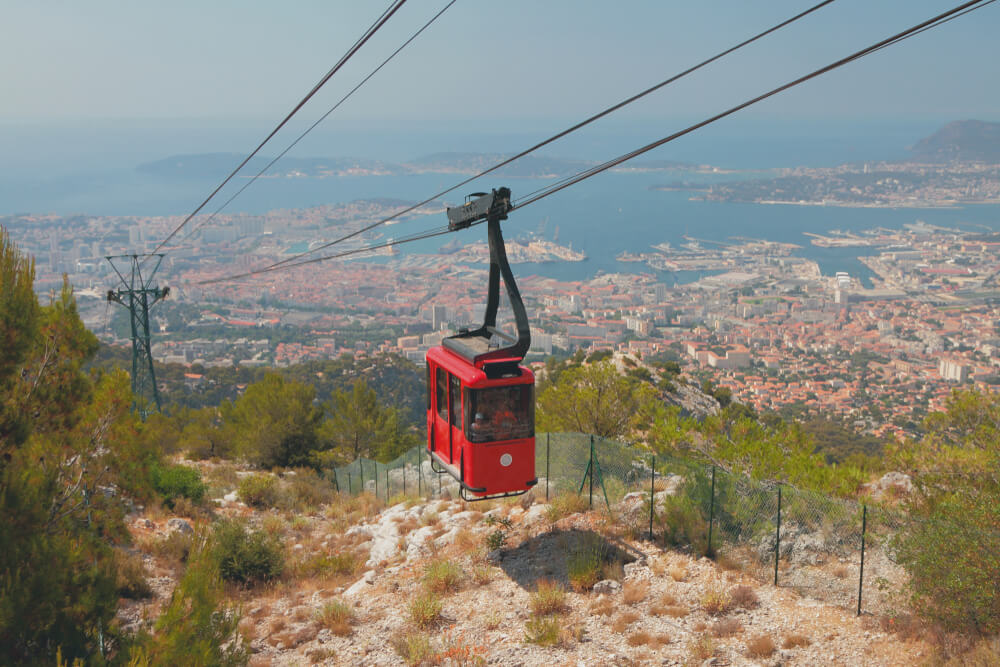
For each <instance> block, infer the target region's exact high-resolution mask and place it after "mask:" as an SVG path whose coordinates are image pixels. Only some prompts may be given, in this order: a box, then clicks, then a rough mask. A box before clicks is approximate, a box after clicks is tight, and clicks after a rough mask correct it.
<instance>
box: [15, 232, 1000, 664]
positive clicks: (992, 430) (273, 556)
mask: <svg viewBox="0 0 1000 667" xmlns="http://www.w3.org/2000/svg"><path fill="white" fill-rule="evenodd" d="M33 279H34V266H33V263H32V261H31V259H30V258H28V257H26V256H25V255H24V254H22V253H21V252H20V251H19V250H18V249H17V247H16V246H14V245H13V244H12V243H11V241H10V239H9V237H8V236H7V235H6V233H5V232H4V231H2V230H0V336H2V340H3V341H4V345H3V346H2V347H0V394H2V399H3V400H2V402H0V526H2V527H3V529H2V530H0V663H2V664H54V663H56V662H57V661H60V660H65V661H69V662H70V663H72V662H73V661H74V660H75V659H80V660H82V661H84V662H85V663H88V664H98V665H99V664H109V663H110V664H116V663H122V664H136V665H142V664H166V663H170V662H174V663H198V664H234V665H235V664H244V663H245V662H246V661H247V659H248V654H247V648H246V645H245V642H244V641H243V639H242V638H241V637H240V634H239V630H238V628H239V624H240V614H239V610H238V608H237V607H236V606H234V605H233V603H232V602H231V598H230V595H229V594H228V593H227V586H229V587H234V586H244V587H249V586H256V585H260V584H261V583H267V582H273V581H274V580H276V579H278V578H279V577H282V576H286V575H285V573H286V572H289V571H294V572H300V573H317V572H327V573H332V572H335V573H339V574H338V575H337V576H342V577H344V578H345V579H346V578H348V577H349V576H351V575H353V574H355V573H356V567H355V561H354V556H353V555H352V553H351V552H350V551H344V553H342V554H337V555H336V557H335V558H325V559H321V560H318V561H315V562H311V561H310V562H306V561H303V560H301V559H289V558H288V553H286V552H285V550H284V547H283V545H282V544H281V543H280V541H279V540H278V539H276V538H275V536H274V535H273V534H272V532H271V531H270V530H269V528H268V521H267V520H264V521H263V526H261V527H257V526H256V525H255V524H252V523H251V524H246V523H241V522H227V521H223V522H216V523H215V524H214V527H212V526H211V524H210V522H209V521H207V520H206V521H205V522H203V525H201V526H200V527H199V529H198V530H197V531H196V532H195V533H194V534H182V533H179V532H175V533H171V534H170V535H168V536H166V537H162V538H159V539H158V541H157V542H155V543H154V544H152V546H151V548H155V549H157V550H158V552H160V553H162V554H164V555H165V556H166V557H169V558H171V559H173V560H174V561H176V563H177V567H178V569H179V572H180V573H182V574H181V575H180V577H179V584H178V586H177V587H176V589H175V590H174V592H173V594H172V597H171V599H170V600H169V601H168V602H167V603H166V605H165V607H164V611H163V613H162V615H161V617H160V619H159V620H158V621H157V622H156V624H155V626H153V629H154V630H155V632H154V633H153V634H152V635H147V634H143V633H141V632H140V633H137V634H132V633H128V632H125V631H123V630H122V629H121V627H120V624H119V621H118V620H117V619H116V612H117V611H118V609H119V605H120V598H119V596H133V597H135V596H142V595H148V594H149V592H148V591H149V588H148V585H145V582H144V581H143V580H142V579H143V576H144V575H143V574H142V568H141V567H139V566H137V565H136V564H135V563H134V559H133V560H130V559H129V558H128V557H127V556H128V554H127V553H126V550H125V549H126V547H128V546H129V543H130V540H131V537H130V533H129V530H128V529H127V527H126V525H125V517H126V510H127V508H129V507H130V506H134V504H136V503H141V504H145V505H154V506H155V505H162V506H165V507H168V508H173V510H174V511H175V512H176V513H178V514H183V515H184V516H191V517H194V516H203V517H206V518H207V517H210V515H211V513H210V510H209V509H208V508H207V507H206V505H205V503H206V502H207V501H206V499H207V498H208V497H209V491H208V489H209V486H210V484H212V480H210V479H209V480H202V479H201V475H200V474H199V473H198V472H197V471H195V470H194V469H193V468H190V467H185V466H179V465H177V463H176V461H171V460H169V457H170V456H172V455H174V454H178V453H180V454H185V455H189V456H193V457H197V458H213V459H233V460H238V461H240V462H241V465H249V466H255V467H257V468H260V469H270V468H274V467H279V468H288V467H293V466H295V467H299V469H298V470H297V471H296V474H294V475H292V474H289V475H288V476H287V477H286V478H285V479H283V480H281V481H280V483H279V482H278V481H277V478H276V477H274V476H273V475H271V474H269V473H264V472H259V474H256V475H250V476H245V477H244V478H243V479H242V480H240V481H239V482H236V479H235V472H233V471H232V470H230V474H231V475H232V476H233V484H232V486H238V487H239V488H238V493H239V495H240V497H241V498H243V499H244V500H245V501H246V502H248V504H252V505H254V506H256V507H260V508H271V507H278V508H283V509H294V508H298V507H316V506H318V505H319V504H327V505H329V504H330V503H331V500H332V499H333V498H334V497H335V495H334V494H335V492H334V491H333V490H332V489H331V488H330V484H329V483H328V482H327V481H325V480H323V479H321V477H319V476H318V475H317V474H316V473H315V472H313V471H315V470H319V471H323V470H324V469H326V468H328V467H329V466H332V465H340V464H343V463H346V462H348V461H351V460H353V459H355V458H357V457H359V456H365V457H370V458H376V459H378V460H381V461H389V460H391V459H393V458H395V457H396V456H398V455H399V454H400V453H401V452H403V451H405V450H407V449H408V448H410V447H411V446H413V445H414V444H416V443H417V442H418V441H419V437H420V436H419V433H418V432H417V431H416V430H415V429H414V428H412V426H408V425H407V424H408V423H409V422H408V417H406V412H405V410H404V408H401V407H400V401H398V400H396V399H394V398H393V397H392V396H393V393H392V391H387V390H386V387H388V386H395V387H397V389H398V391H399V392H400V395H402V394H403V393H406V394H407V400H408V401H409V402H410V403H413V402H416V404H417V405H418V408H417V412H418V414H419V411H420V410H421V409H422V408H420V407H419V406H420V404H421V403H422V400H423V392H424V391H425V390H424V386H423V378H422V377H421V376H420V375H419V374H416V373H411V371H410V370H408V369H407V367H406V366H405V365H398V364H397V362H396V361H393V360H387V363H386V365H385V366H380V361H378V360H368V361H364V362H361V361H354V360H347V359H341V360H335V361H331V362H324V363H323V364H319V365H305V366H302V367H297V368H293V369H287V370H286V371H285V372H282V373H276V372H267V371H260V372H257V371H254V372H253V374H252V375H251V376H249V377H248V378H247V382H246V384H245V386H244V387H242V389H243V390H242V391H237V390H236V388H235V385H234V386H228V387H226V388H225V392H231V393H227V394H226V395H222V393H220V394H219V397H218V400H217V401H216V402H214V403H208V404H204V405H200V406H198V407H194V406H191V405H182V404H181V403H180V402H175V403H174V405H172V406H171V407H170V409H168V410H166V411H165V412H164V413H161V414H154V415H151V416H150V418H149V419H148V421H146V422H141V421H140V420H139V419H138V418H137V417H136V416H135V415H134V414H133V413H131V412H130V409H129V408H130V406H131V404H132V396H131V395H130V388H129V379H128V376H127V374H126V373H125V372H124V371H121V370H119V369H117V368H115V367H114V366H113V365H108V364H95V363H93V357H94V355H95V353H96V352H97V350H98V344H97V341H96V339H95V338H94V336H93V335H92V334H91V333H90V332H89V331H87V330H86V328H85V327H84V326H83V324H82V322H81V321H80V318H79V316H78V314H77V310H76V304H75V301H74V298H73V293H72V290H71V288H70V287H69V285H68V284H64V285H63V288H62V290H60V291H59V292H58V293H53V294H52V295H50V297H49V299H48V302H47V304H45V305H43V304H41V303H39V301H38V299H37V298H36V296H35V294H34V292H33ZM616 362H620V363H621V364H622V365H623V366H624V368H623V369H622V370H621V371H619V370H618V368H617V367H616V365H615V364H616ZM386 367H389V368H392V369H394V370H392V371H387V372H382V371H381V370H379V369H380V368H382V369H384V368H386ZM319 368H322V369H325V370H317V369H319ZM236 373H237V371H235V370H232V369H230V370H227V371H225V372H222V371H220V372H219V374H218V375H217V376H215V381H216V382H218V383H219V385H220V386H221V384H222V383H224V382H227V381H229V380H234V382H235V378H236V377H237V376H236ZM393 374H396V375H393ZM408 374H409V375H408ZM207 375H211V374H210V373H207ZM331 376H335V377H336V380H331ZM391 377H394V378H395V379H391V380H386V378H391ZM227 378H228V379H227ZM375 378H382V380H386V381H385V382H383V383H381V384H378V383H377V382H376V381H374V379H375ZM370 380H372V381H371V382H370ZM325 382H330V384H323V383H325ZM681 382H686V381H685V380H684V379H683V378H682V377H681V375H680V369H679V368H678V367H677V366H676V364H674V363H672V362H670V361H669V360H668V361H666V362H660V363H658V364H656V365H654V366H647V365H644V364H641V363H639V362H637V361H636V360H635V359H630V358H629V359H627V360H623V359H615V358H611V357H610V355H607V354H603V353H597V354H595V355H591V357H590V358H587V357H585V355H583V354H578V355H574V357H572V358H570V359H568V360H566V361H564V362H556V361H551V362H550V363H548V364H547V367H546V369H545V372H544V373H542V374H541V378H540V381H539V385H538V388H537V392H538V393H537V422H538V428H539V430H553V431H579V432H586V433H593V434H596V435H601V436H604V437H607V438H611V439H617V440H620V441H626V442H630V443H634V444H637V445H640V446H645V447H647V448H648V449H649V450H650V451H653V452H656V453H657V454H658V455H660V454H664V455H671V456H678V457H684V458H686V459H688V460H692V459H693V460H697V461H700V462H704V463H713V464H716V465H719V466H721V467H724V468H725V469H727V470H729V471H731V472H733V473H735V474H737V475H743V476H746V477H748V478H751V479H755V480H778V481H782V482H785V483H790V484H793V485H795V486H798V487H802V488H808V489H812V490H817V491H823V492H826V493H836V494H839V495H845V496H852V495H856V494H857V493H858V492H859V491H860V490H861V488H862V485H863V483H865V482H868V481H870V480H871V479H872V477H873V476H874V475H876V474H877V473H879V472H881V471H883V470H888V469H893V470H903V471H906V472H908V473H910V474H912V475H913V479H914V483H915V488H916V491H915V492H914V493H913V494H912V495H911V496H910V497H908V498H905V499H903V501H902V503H903V507H904V509H905V511H906V514H905V516H906V518H907V523H906V524H905V525H903V526H902V527H901V530H900V531H899V532H898V534H897V536H896V537H895V545H894V552H895V553H896V554H897V556H898V560H899V562H900V563H902V564H903V565H904V566H905V567H906V568H907V570H908V572H909V574H910V576H911V579H910V589H909V590H910V595H911V602H912V608H913V609H914V610H915V611H916V612H918V613H919V614H921V615H922V617H923V618H925V619H928V620H929V621H931V622H934V623H937V624H940V625H941V626H942V627H944V628H946V629H949V630H952V631H956V632H960V633H963V634H966V635H970V636H982V635H990V634H995V633H997V632H1000V591H998V589H997V587H996V585H995V584H996V581H997V580H1000V557H998V554H1000V476H998V472H997V471H998V470H1000V444H998V443H1000V397H995V396H988V395H982V394H978V393H974V392H957V393H955V394H953V396H952V397H951V399H950V401H949V403H948V405H947V409H946V411H944V412H942V413H938V414H934V415H931V416H930V417H929V418H928V419H927V420H926V421H925V424H924V430H925V433H926V436H925V437H923V438H921V439H920V440H919V441H916V442H907V443H901V444H895V445H891V446H886V447H885V448H884V451H883V448H882V447H881V444H880V443H877V442H872V441H870V440H861V439H857V438H855V437H854V436H853V435H852V432H851V431H850V430H849V428H848V427H846V426H843V425H841V424H832V425H831V424H829V423H809V422H807V423H805V424H800V423H796V422H793V421H786V420H785V419H783V418H781V417H780V416H778V415H763V416H761V415H756V414H755V413H754V412H753V411H752V410H750V409H748V408H747V407H746V406H743V405H740V404H738V403H733V402H731V396H726V395H725V394H722V393H719V392H717V391H716V390H714V389H713V390H712V394H713V395H715V397H716V399H717V400H718V402H719V404H720V405H719V407H720V409H719V411H718V413H717V414H715V415H712V416H708V417H702V418H695V417H694V416H692V415H690V414H687V413H686V412H684V410H682V409H681V408H679V407H677V406H676V405H673V404H672V403H670V402H669V401H668V400H667V399H668V398H669V396H670V395H672V394H674V392H675V391H676V390H677V384H679V383H681ZM376 386H378V387H381V391H380V390H379V389H377V388H376ZM708 389H712V388H711V387H709V388H708ZM220 391H221V389H220ZM393 391H394V390H393ZM225 392H223V393H225ZM408 404H409V403H408ZM304 468H306V469H308V468H311V469H312V470H313V471H309V470H306V469H304ZM289 480H290V481H289ZM689 481H690V482H691V483H698V484H702V483H703V482H704V480H689ZM232 486H231V487H230V488H232ZM216 488H217V487H216ZM723 492H724V490H723V491H720V493H723ZM212 493H214V491H213V492H212ZM344 504H345V508H342V509H344V511H348V510H349V509H350V508H349V507H347V505H349V503H344ZM553 507H554V508H555V504H554V505H553ZM555 509H558V508H555ZM687 509H688V508H685V507H682V506H679V505H678V506H677V507H674V508H673V510H674V513H673V514H672V515H670V516H674V515H676V516H679V517H681V518H682V519H683V517H684V516H685V512H687ZM351 511H353V510H351ZM668 514H669V513H668ZM664 520H669V519H664ZM345 521H346V519H345ZM678 521H679V523H678V525H681V523H683V525H687V526H689V527H691V529H692V530H691V531H690V533H691V534H688V535H680V534H679V533H678V534H676V535H675V537H676V539H677V540H678V541H682V540H683V541H686V542H687V543H693V542H695V541H697V540H699V539H701V538H700V530H701V529H700V527H699V526H698V525H697V522H696V521H693V520H688V519H683V521H682V522H681V521H680V520H678ZM301 523H302V526H305V525H307V524H308V521H307V520H306V519H305V518H302V519H301ZM189 532H190V531H189ZM499 546H502V543H501V544H500V545H499ZM439 578H440V577H439ZM553 596H555V597H557V596H556V595H555V593H551V591H550V597H553ZM553 599H554V597H553ZM539 600H541V597H540V598H539ZM431 602H433V600H432V601H431ZM428 604H430V603H428ZM545 604H546V605H548V607H547V608H548V609H549V610H550V612H551V610H553V609H555V608H556V607H557V606H558V605H557V604H556V603H555V602H551V601H550V602H546V603H545ZM539 605H542V602H539ZM431 607H433V605H431ZM429 608H430V607H429ZM550 612H546V613H547V614H548V615H547V616H545V617H544V618H545V619H551V618H552V613H555V612H552V613H550ZM414 613H415V612H414ZM437 616H438V613H437V612H435V614H434V616H433V618H434V619H436V618H437ZM345 622H346V621H345ZM539 622H541V620H539ZM546 622H549V621H546ZM536 634H537V636H538V637H542V636H543V633H542V629H539V632H538V633H536ZM533 636H535V635H533ZM539 641H541V640H539Z"/></svg>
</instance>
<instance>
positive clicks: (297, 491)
mask: <svg viewBox="0 0 1000 667" xmlns="http://www.w3.org/2000/svg"><path fill="white" fill-rule="evenodd" d="M294 472H295V474H294V475H292V476H290V477H289V479H288V481H287V485H288V490H287V493H286V494H284V495H285V496H286V498H287V504H288V505H289V507H288V509H296V510H300V511H306V512H308V511H312V510H315V509H316V508H318V507H319V506H321V505H329V504H330V503H332V502H333V499H334V497H335V496H336V492H335V491H334V488H333V484H332V483H331V482H330V481H328V480H325V479H323V478H322V477H320V476H319V475H317V474H316V473H315V472H314V471H313V470H310V469H309V468H297V469H296V470H295V471H294Z"/></svg>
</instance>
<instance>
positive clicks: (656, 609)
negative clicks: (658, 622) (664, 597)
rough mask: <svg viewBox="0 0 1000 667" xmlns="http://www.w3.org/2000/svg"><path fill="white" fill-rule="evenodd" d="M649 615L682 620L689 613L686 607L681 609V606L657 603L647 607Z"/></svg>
mask: <svg viewBox="0 0 1000 667" xmlns="http://www.w3.org/2000/svg"><path fill="white" fill-rule="evenodd" d="M649 613H650V614H651V615H653V616H670V617H671V618H684V617H685V616H687V615H688V614H690V613H691V612H690V610H689V609H688V608H687V607H682V606H681V605H664V604H659V603H657V604H653V605H650V606H649Z"/></svg>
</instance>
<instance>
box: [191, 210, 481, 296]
mask: <svg viewBox="0 0 1000 667" xmlns="http://www.w3.org/2000/svg"><path fill="white" fill-rule="evenodd" d="M483 222H485V220H478V221H476V222H473V223H472V224H471V225H469V226H470V227H474V226H475V225H479V224H482V223H483ZM452 231H453V230H452V229H450V228H449V227H448V226H447V225H445V226H443V227H435V228H434V229H431V230H429V231H426V232H416V233H414V234H410V235H408V236H403V237H400V238H398V239H390V240H388V241H384V242H382V243H377V244H374V245H367V246H364V247H362V248H353V249H351V250H344V251H343V252H339V253H337V254H334V255H324V256H323V257H313V258H312V259H307V260H303V261H301V262H298V263H296V264H284V265H282V266H272V267H268V268H264V269H257V270H256V271H247V272H246V273H240V274H238V275H235V276H224V277H222V278H212V279H209V280H201V281H198V282H196V283H194V284H195V285H214V284H217V283H224V282H229V281H231V280H239V279H240V278H249V277H252V276H257V275H260V274H263V273H271V272H273V271H285V270H288V269H291V268H295V267H298V266H304V265H306V264H315V263H317V262H325V261H326V260H328V259H338V258H340V257H348V256H350V255H358V254H361V253H365V252H372V251H375V250H381V249H382V248H391V247H393V246H397V245H402V244H404V243H411V242H413V241H422V240H424V239H429V238H433V237H435V236H443V235H444V234H450V233H451V232H452Z"/></svg>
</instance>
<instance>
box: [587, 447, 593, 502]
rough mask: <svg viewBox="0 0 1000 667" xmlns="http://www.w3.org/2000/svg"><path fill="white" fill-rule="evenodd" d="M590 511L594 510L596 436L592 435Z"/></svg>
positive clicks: (589, 467)
mask: <svg viewBox="0 0 1000 667" xmlns="http://www.w3.org/2000/svg"><path fill="white" fill-rule="evenodd" d="M588 470H590V509H594V435H593V434H591V435H590V465H589V466H588Z"/></svg>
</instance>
